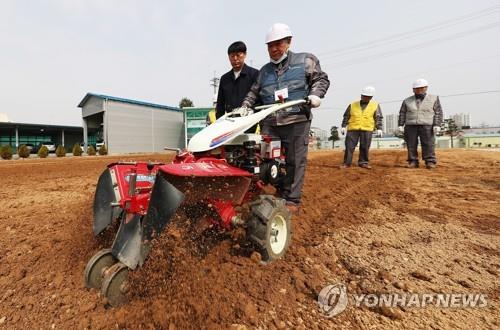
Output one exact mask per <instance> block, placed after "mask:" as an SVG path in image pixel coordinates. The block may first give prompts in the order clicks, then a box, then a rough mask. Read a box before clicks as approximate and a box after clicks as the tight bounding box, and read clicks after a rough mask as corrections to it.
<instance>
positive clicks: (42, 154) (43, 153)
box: [38, 146, 49, 158]
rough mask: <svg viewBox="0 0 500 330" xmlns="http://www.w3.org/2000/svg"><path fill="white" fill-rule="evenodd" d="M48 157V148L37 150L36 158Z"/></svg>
mask: <svg viewBox="0 0 500 330" xmlns="http://www.w3.org/2000/svg"><path fill="white" fill-rule="evenodd" d="M48 155H49V148H47V147H46V146H41V147H40V149H38V157H40V158H47V156H48Z"/></svg>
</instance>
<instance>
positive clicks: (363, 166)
mask: <svg viewBox="0 0 500 330" xmlns="http://www.w3.org/2000/svg"><path fill="white" fill-rule="evenodd" d="M359 167H361V168H366V169H367V170H371V168H372V167H371V166H370V165H368V164H359Z"/></svg>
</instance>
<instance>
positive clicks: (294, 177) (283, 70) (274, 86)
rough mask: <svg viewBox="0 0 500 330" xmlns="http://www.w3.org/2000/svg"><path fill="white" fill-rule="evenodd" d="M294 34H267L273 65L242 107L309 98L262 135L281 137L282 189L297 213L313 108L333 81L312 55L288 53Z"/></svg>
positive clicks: (273, 118)
mask: <svg viewBox="0 0 500 330" xmlns="http://www.w3.org/2000/svg"><path fill="white" fill-rule="evenodd" d="M292 36H293V35H292V31H290V28H289V27H288V25H286V24H283V23H276V24H273V26H272V27H271V29H270V30H269V31H268V33H267V34H266V44H267V51H268V53H269V57H270V62H269V63H267V64H266V65H264V66H263V67H262V68H261V69H260V72H259V76H258V77H257V81H256V82H255V84H253V85H252V88H251V89H250V92H249V93H248V94H247V96H246V97H245V99H244V101H243V103H242V106H243V107H252V106H253V105H254V104H255V102H256V100H259V99H260V100H261V101H262V103H263V104H272V103H275V102H277V101H279V100H280V99H286V100H287V101H292V100H300V99H304V98H307V99H309V101H310V102H309V103H308V104H306V105H301V106H294V107H292V108H291V109H287V110H280V111H278V112H277V113H275V114H273V115H270V116H268V117H267V118H265V119H264V120H263V123H262V134H268V135H274V136H278V137H279V138H280V139H281V142H282V145H283V147H284V149H285V156H286V177H285V179H284V180H283V183H282V185H281V187H280V193H281V196H282V197H283V198H284V199H286V201H287V206H288V209H289V210H290V211H292V212H295V211H298V207H299V205H300V201H301V195H302V186H303V184H304V174H305V169H306V163H307V146H308V144H309V128H310V127H311V120H312V114H311V108H317V107H319V106H320V104H321V99H322V98H323V97H324V96H325V94H326V91H327V90H328V87H329V86H330V81H329V80H328V75H327V74H326V73H325V72H323V71H322V70H321V66H320V64H319V60H318V59H317V58H316V56H314V55H313V54H310V53H294V52H292V51H290V50H289V48H290V44H291V41H292Z"/></svg>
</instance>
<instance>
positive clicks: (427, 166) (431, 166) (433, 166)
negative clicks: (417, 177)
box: [425, 163, 436, 170]
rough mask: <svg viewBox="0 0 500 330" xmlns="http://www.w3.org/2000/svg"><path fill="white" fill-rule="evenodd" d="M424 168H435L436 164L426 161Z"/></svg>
mask: <svg viewBox="0 0 500 330" xmlns="http://www.w3.org/2000/svg"><path fill="white" fill-rule="evenodd" d="M425 168H427V169H428V170H433V169H435V168H436V164H435V163H427V164H425Z"/></svg>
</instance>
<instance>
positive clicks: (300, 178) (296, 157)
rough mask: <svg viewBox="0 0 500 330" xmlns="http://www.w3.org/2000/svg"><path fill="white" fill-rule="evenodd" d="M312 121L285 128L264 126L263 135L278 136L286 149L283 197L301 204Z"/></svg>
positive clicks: (282, 187)
mask: <svg viewBox="0 0 500 330" xmlns="http://www.w3.org/2000/svg"><path fill="white" fill-rule="evenodd" d="M310 127H311V122H310V121H304V122H300V123H294V124H289V125H284V126H268V125H264V126H262V131H261V134H265V135H272V136H277V137H279V138H280V139H281V145H282V146H283V148H284V149H285V161H286V176H285V178H284V179H283V182H282V184H281V187H279V188H280V190H281V196H282V197H283V198H284V199H286V200H287V201H290V202H294V203H297V204H298V203H300V198H301V196H302V186H303V185H304V177H305V172H306V164H307V151H308V145H309V129H310Z"/></svg>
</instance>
